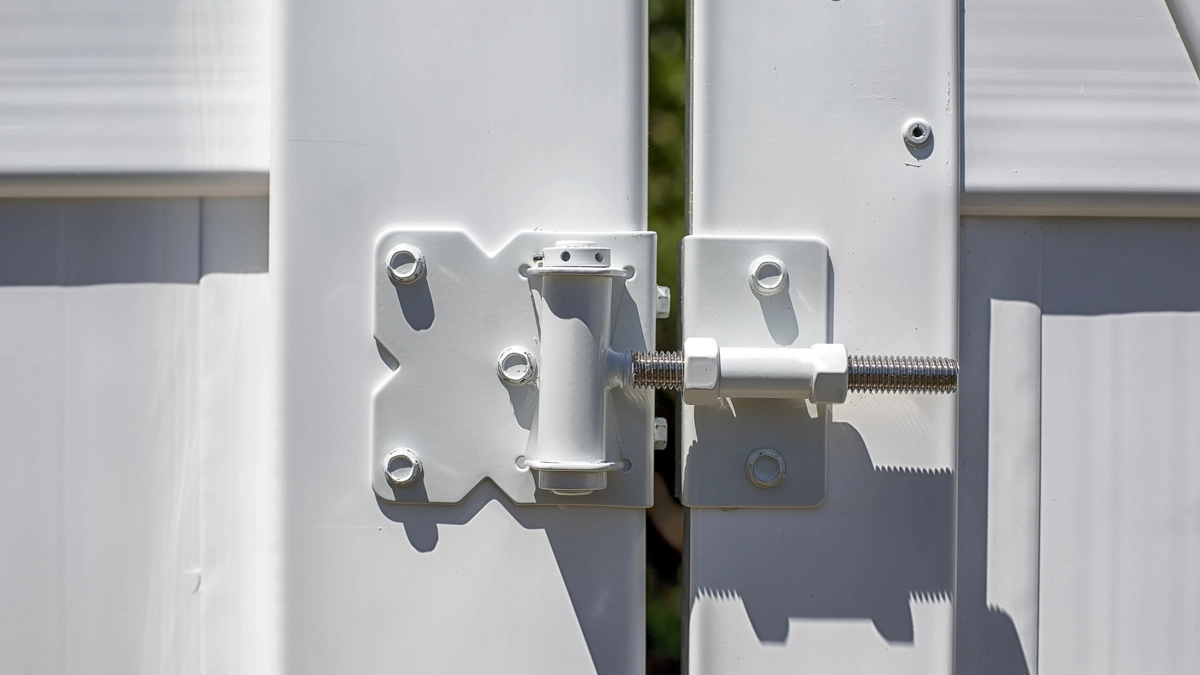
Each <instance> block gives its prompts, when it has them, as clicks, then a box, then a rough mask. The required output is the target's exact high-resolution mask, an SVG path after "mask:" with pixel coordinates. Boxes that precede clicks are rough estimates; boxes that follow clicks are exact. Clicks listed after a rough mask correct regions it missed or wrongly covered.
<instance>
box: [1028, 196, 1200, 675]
mask: <svg viewBox="0 0 1200 675" xmlns="http://www.w3.org/2000/svg"><path fill="white" fill-rule="evenodd" d="M1043 242H1044V243H1043V265H1044V267H1043V275H1042V279H1043V302H1042V304H1043V312H1044V319H1043V324H1042V395H1043V398H1042V480H1041V483H1042V496H1041V509H1042V533H1041V586H1040V603H1039V604H1040V614H1041V616H1040V621H1039V633H1040V637H1039V640H1038V642H1039V649H1040V664H1041V672H1045V673H1126V672H1172V673H1175V672H1193V671H1195V670H1197V668H1198V667H1200V646H1198V645H1200V581H1198V577H1197V575H1196V573H1195V571H1196V569H1197V568H1200V520H1197V510H1196V506H1197V504H1198V503H1200V488H1198V487H1197V486H1198V485H1200V461H1197V459H1196V448H1197V447H1200V422H1198V420H1197V417H1196V415H1194V414H1193V411H1194V410H1195V409H1196V405H1197V401H1198V400H1200V387H1198V386H1197V384H1196V383H1197V382H1198V381H1200V357H1198V356H1197V350H1196V345H1197V344H1198V343H1200V293H1198V292H1197V291H1198V289H1200V272H1198V271H1197V267H1196V265H1195V260H1196V259H1197V256H1200V224H1198V223H1197V222H1196V221H1191V220H1188V221H1170V220H1158V221H1155V220H1124V219H1107V220H1083V219H1073V220H1062V221H1044V225H1043Z"/></svg>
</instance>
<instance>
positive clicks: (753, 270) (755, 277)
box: [749, 255, 788, 297]
mask: <svg viewBox="0 0 1200 675" xmlns="http://www.w3.org/2000/svg"><path fill="white" fill-rule="evenodd" d="M787 278H788V273H787V266H786V265H784V264H783V261H782V260H780V259H779V258H776V257H775V256H773V255H764V256H762V257H761V258H756V259H755V260H754V262H752V263H750V276H749V281H750V288H751V289H752V290H753V291H754V292H755V293H756V294H757V295H761V296H764V297H765V296H768V295H775V294H776V293H778V292H780V291H782V290H783V289H784V288H786V287H787Z"/></svg>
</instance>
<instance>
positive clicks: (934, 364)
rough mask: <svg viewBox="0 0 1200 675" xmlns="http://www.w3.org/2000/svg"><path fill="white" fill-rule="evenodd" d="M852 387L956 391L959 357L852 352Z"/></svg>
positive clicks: (856, 389)
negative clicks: (861, 354)
mask: <svg viewBox="0 0 1200 675" xmlns="http://www.w3.org/2000/svg"><path fill="white" fill-rule="evenodd" d="M848 365H849V375H850V391H854V392H864V393H871V394H878V393H884V394H890V393H901V394H952V393H954V392H955V391H956V390H957V389H958V361H955V360H954V359H947V358H942V357H939V356H857V355H855V356H851V357H850V361H849V363H848Z"/></svg>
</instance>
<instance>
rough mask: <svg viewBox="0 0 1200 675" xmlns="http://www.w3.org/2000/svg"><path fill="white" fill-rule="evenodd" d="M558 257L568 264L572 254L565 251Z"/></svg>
mask: <svg viewBox="0 0 1200 675" xmlns="http://www.w3.org/2000/svg"><path fill="white" fill-rule="evenodd" d="M558 257H559V258H562V261H563V262H567V261H568V260H570V259H571V254H570V253H568V252H566V251H563V252H562V253H561V254H560V255H559V256H558Z"/></svg>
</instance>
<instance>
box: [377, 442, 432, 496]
mask: <svg viewBox="0 0 1200 675" xmlns="http://www.w3.org/2000/svg"><path fill="white" fill-rule="evenodd" d="M383 473H384V476H385V477H386V478H387V482H388V483H390V484H392V485H393V486H395V487H407V486H409V485H412V484H413V483H416V482H417V481H418V480H421V475H422V473H423V470H422V468H421V458H420V457H418V456H417V453H416V451H414V450H410V449H408V448H396V449H395V450H393V451H391V452H389V453H388V456H387V457H386V458H385V459H384V460H383Z"/></svg>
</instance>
